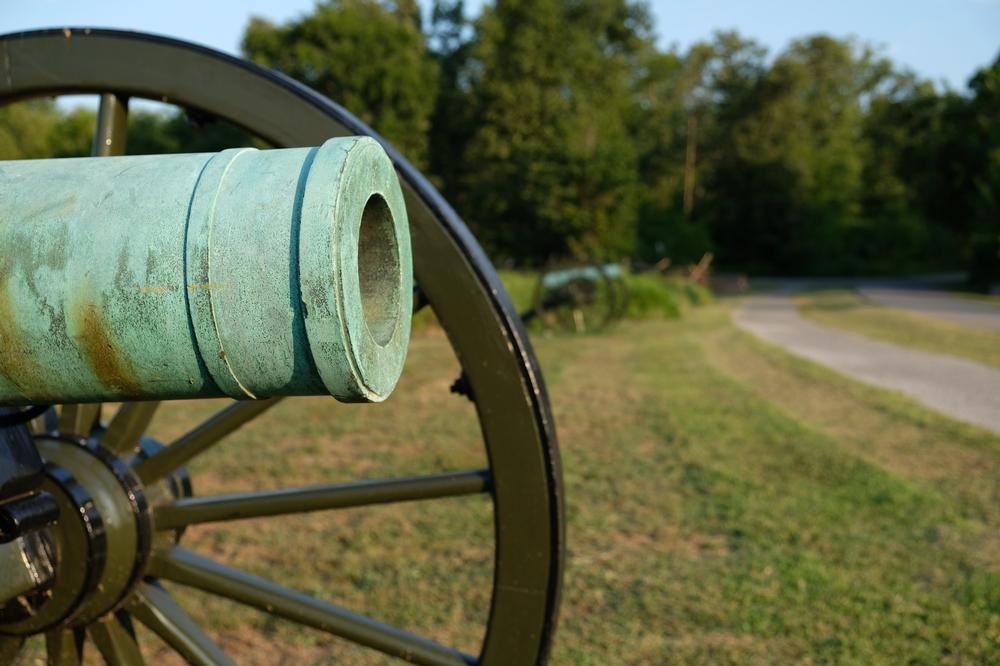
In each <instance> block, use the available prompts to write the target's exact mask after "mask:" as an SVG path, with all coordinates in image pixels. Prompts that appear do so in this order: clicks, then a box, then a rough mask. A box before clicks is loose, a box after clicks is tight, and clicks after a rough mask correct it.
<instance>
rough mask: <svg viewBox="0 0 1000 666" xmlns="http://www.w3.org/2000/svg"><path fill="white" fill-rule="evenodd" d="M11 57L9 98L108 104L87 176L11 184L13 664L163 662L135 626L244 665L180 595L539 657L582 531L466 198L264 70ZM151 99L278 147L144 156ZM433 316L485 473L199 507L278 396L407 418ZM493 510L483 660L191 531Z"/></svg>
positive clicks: (427, 641) (52, 54)
mask: <svg viewBox="0 0 1000 666" xmlns="http://www.w3.org/2000/svg"><path fill="white" fill-rule="evenodd" d="M0 49H2V51H3V53H4V61H5V75H4V77H0V104H4V103H10V102H17V101H21V100H26V99H31V98H33V97H42V96H54V95H63V94H81V93H86V94H94V95H97V96H99V100H100V106H99V110H98V117H97V127H96V128H95V135H94V147H93V153H92V154H93V157H92V158H80V159H60V160H38V161H25V162H17V163H6V164H4V165H3V166H2V167H0V307H2V308H4V313H3V317H2V318H0V572H2V573H0V663H12V662H14V663H16V660H17V658H18V655H19V654H22V653H23V652H24V651H25V650H29V651H30V649H31V645H32V641H31V638H32V637H35V636H37V637H44V640H43V641H42V644H43V645H44V648H43V649H44V650H45V652H46V654H47V659H48V661H49V662H50V663H57V664H74V663H80V660H81V659H82V655H83V654H84V650H85V649H96V651H97V652H98V653H99V654H100V656H101V657H103V659H104V660H105V661H106V662H107V663H110V664H139V663H144V661H143V654H142V650H140V647H139V646H140V643H141V642H142V641H141V640H140V638H141V636H140V638H137V633H136V631H135V626H136V624H139V625H142V626H144V627H146V629H148V630H150V632H148V634H149V635H152V636H155V637H156V638H157V639H158V640H159V641H160V642H161V643H160V645H162V646H164V647H166V648H168V649H171V650H173V651H174V652H176V653H177V654H178V655H180V657H181V658H183V659H184V660H186V661H187V662H189V663H192V664H228V663H232V659H231V657H230V656H228V655H227V654H226V652H225V651H224V650H223V648H222V647H220V643H219V641H218V638H217V637H213V636H211V635H210V633H211V630H209V631H206V630H205V629H204V628H202V627H200V626H198V624H197V623H196V622H195V621H194V619H193V618H192V616H191V615H189V614H188V612H187V611H185V610H184V607H183V605H182V604H181V603H178V600H177V598H176V597H177V596H179V595H184V594H185V590H188V589H193V590H199V591H200V592H202V593H207V594H209V595H213V596H217V597H220V598H224V599H228V600H231V601H233V602H235V603H237V604H239V605H242V606H247V607H251V608H254V609H258V610H259V611H261V612H263V613H267V614H270V615H273V616H275V617H279V618H283V619H285V620H289V621H291V622H293V623H295V624H297V625H300V626H302V627H306V628H309V629H311V630H315V631H317V632H319V635H320V636H323V635H328V636H332V637H337V638H339V639H343V640H345V641H347V642H349V643H353V644H355V645H357V646H362V647H364V648H368V649H372V650H375V651H379V652H382V653H384V654H387V655H390V656H392V657H396V658H399V659H402V660H405V661H409V662H413V663H421V664H473V663H478V664H486V665H491V664H539V663H544V662H545V661H546V659H547V656H548V653H549V649H550V647H551V642H552V637H553V632H554V630H555V625H556V617H557V612H558V607H559V597H560V589H561V580H562V569H563V558H564V540H565V536H564V519H563V504H562V503H563V492H562V478H561V469H560V464H559V454H558V448H557V445H556V436H555V429H554V425H553V421H552V417H551V413H550V408H549V404H548V398H547V395H546V391H545V387H544V382H543V380H542V375H541V371H540V369H539V367H538V364H537V362H536V360H535V357H534V354H533V352H532V349H531V346H530V342H529V341H528V338H527V336H526V334H525V332H524V329H523V326H522V323H521V320H520V318H519V317H518V316H517V314H516V312H515V311H514V310H513V307H512V305H511V303H510V300H509V298H508V297H507V295H506V292H505V290H504V289H503V287H502V285H501V284H500V282H499V280H498V278H497V276H496V273H495V271H494V269H493V267H492V265H491V264H490V263H489V261H488V260H487V259H486V257H485V255H484V254H483V252H482V250H481V249H480V248H479V246H478V244H477V243H476V242H475V240H474V238H473V237H472V236H471V234H470V233H469V231H468V229H467V227H466V226H465V225H464V223H463V222H462V221H461V220H460V219H459V218H458V216H457V215H456V214H455V212H454V211H453V210H452V209H451V207H450V206H449V205H448V204H447V202H445V201H444V200H443V199H442V198H441V196H440V195H439V194H438V193H437V192H436V191H435V190H434V188H433V187H432V186H431V185H430V184H429V183H428V181H427V180H426V179H425V178H424V177H423V176H422V175H421V174H420V173H419V172H418V171H416V170H415V169H414V168H413V167H412V165H410V164H409V162H407V160H406V159H405V158H404V157H403V156H401V155H400V154H399V153H398V152H397V151H396V150H395V149H394V148H393V147H392V146H391V145H390V144H388V143H387V142H386V141H384V140H383V139H382V138H381V137H379V136H378V135H377V134H376V133H374V132H373V131H372V130H371V129H370V128H368V127H367V126H365V125H364V124H363V123H361V122H360V121H359V120H358V119H357V118H355V117H354V116H353V115H351V114H350V113H349V112H348V111H346V110H345V109H343V108H342V107H340V106H338V105H337V104H335V103H333V102H331V101H330V100H328V99H326V98H324V97H322V96H320V95H318V94H317V93H315V92H313V91H311V90H309V89H307V88H305V87H303V86H301V85H299V84H298V83H296V82H294V81H291V80H290V79H288V78H286V77H284V76H282V75H280V74H278V73H276V72H273V71H270V70H266V69H263V68H261V67H258V66H256V65H253V64H251V63H248V62H245V61H242V60H239V59H236V58H232V57H230V56H227V55H224V54H221V53H217V52H214V51H211V50H208V49H205V48H203V47H199V46H194V45H190V44H186V43H183V42H179V41H176V40H171V39H167V38H163V37H157V36H150V35H143V34H139V33H134V32H120V31H113V30H98V29H68V28H59V29H53V30H43V31H36V32H30V33H19V34H12V35H6V36H2V37H0ZM133 98H139V99H141V98H146V99H153V100H157V101H166V102H169V103H172V104H175V105H177V106H179V107H181V108H182V109H186V110H187V111H188V112H189V113H190V114H191V116H192V117H194V118H196V119H197V120H198V121H199V122H208V123H211V122H216V121H224V122H228V123H231V124H233V125H236V126H238V127H240V128H242V129H244V130H245V131H247V132H248V133H249V134H251V135H252V136H254V137H256V138H257V139H258V140H260V141H261V142H264V143H266V144H268V145H269V146H271V147H273V148H274V149H273V150H253V149H246V148H236V149H232V150H224V151H222V152H220V153H217V154H201V155H156V156H124V155H125V153H126V147H127V131H128V103H129V100H130V99H133ZM331 137H333V138H331ZM411 266H412V283H411V281H410V280H411ZM424 309H431V310H433V312H434V315H435V316H436V319H437V321H438V322H440V324H441V326H442V328H443V329H444V331H445V333H446V334H447V339H448V344H450V346H451V348H452V350H453V352H454V355H455V356H456V357H457V359H458V360H459V362H460V365H461V376H462V377H463V378H464V380H465V381H466V382H467V383H468V386H469V388H470V392H469V395H470V397H471V398H472V400H473V406H474V414H475V417H476V418H477V419H478V425H479V431H480V433H481V435H482V440H481V441H480V442H470V448H471V449H478V450H479V451H481V452H482V455H483V459H484V460H485V461H486V465H485V466H482V467H474V468H458V469H454V468H444V469H440V470H432V471H427V470H419V471H418V472H416V473H414V474H413V475H410V476H402V477H393V478H369V477H365V478H362V479H358V480H355V481H340V480H338V481H337V482H329V483H321V484H316V485H311V486H304V487H298V486H297V484H296V483H295V479H294V478H291V479H287V480H284V482H283V485H285V486H289V485H291V486H296V487H279V488H277V489H269V490H254V491H252V492H243V493H232V494H222V495H207V496H200V495H198V493H197V489H198V487H199V481H198V474H197V473H195V472H194V470H192V471H191V472H190V473H189V471H188V467H189V464H190V463H191V462H192V461H196V460H197V459H198V457H199V456H202V455H203V454H206V453H208V452H210V451H211V450H213V449H214V447H216V446H217V445H218V444H219V443H220V442H222V441H224V440H225V439H226V438H227V437H229V436H230V435H232V434H233V433H234V432H236V431H237V430H240V429H245V430H252V429H253V428H254V427H255V421H256V419H257V418H258V417H260V416H261V415H263V414H265V413H268V412H270V410H272V409H274V408H275V406H276V405H279V404H281V403H282V401H286V400H295V399H302V400H307V399H308V398H296V397H295V396H309V395H329V396H333V397H334V398H336V399H338V400H340V401H343V402H378V401H381V400H383V399H385V398H386V397H387V396H388V395H389V393H390V392H391V391H393V387H394V386H395V384H396V380H397V379H398V378H399V376H400V372H401V370H402V367H403V363H404V360H405V358H406V357H407V354H408V351H407V350H408V344H407V341H408V338H409V331H410V317H411V315H412V314H415V313H418V312H421V311H422V310H424ZM410 354H411V355H412V352H410ZM400 390H403V389H400ZM397 394H398V391H397ZM207 396H225V397H226V398H229V399H232V402H231V404H229V405H228V406H226V407H224V408H223V409H221V410H220V411H217V412H216V413H214V414H211V415H210V416H208V417H207V418H205V419H204V420H201V421H200V422H198V423H196V424H195V425H194V426H193V427H186V426H185V427H183V428H180V426H178V427H179V428H180V432H181V434H179V435H177V436H174V437H172V438H171V439H169V440H164V441H160V440H158V439H157V438H156V437H154V436H152V434H151V432H152V431H151V430H150V428H151V423H152V422H153V419H154V417H155V418H156V419H157V420H158V421H161V422H162V421H168V422H169V421H170V419H171V418H172V414H173V413H174V412H172V411H171V410H172V407H173V406H175V405H183V404H185V403H184V402H179V401H184V400H187V399H195V398H203V397H207ZM442 399H443V400H446V399H448V398H447V397H443V398H442ZM116 403H120V404H118V406H116ZM392 404H393V399H390V400H388V401H387V403H386V406H387V407H389V408H390V409H391V406H392ZM352 409H353V408H352ZM359 409H362V410H364V409H365V408H359ZM378 409H382V408H378ZM275 411H279V410H275ZM271 413H273V412H271ZM380 413H383V414H391V412H380ZM330 418H333V417H332V416H331V417H330ZM429 436H431V437H433V433H430V435H429ZM364 437H365V433H364V432H360V433H358V439H359V440H360V441H363V440H364ZM353 455H356V456H358V457H363V456H365V455H367V450H366V447H364V446H359V447H358V450H357V451H356V452H355V453H354V454H353ZM444 459H446V458H444ZM261 474H262V475H263V474H265V472H264V471H263V470H262V471H261ZM268 481H272V479H268ZM254 487H256V488H259V487H260V485H258V484H257V483H254ZM482 497H486V498H487V499H488V501H489V506H490V518H489V529H490V531H491V532H492V539H491V543H490V547H491V548H492V550H493V552H492V557H490V558H489V561H490V563H491V567H490V570H489V571H488V575H487V576H485V577H484V580H488V581H490V582H489V587H488V589H486V590H484V592H485V594H486V596H487V598H488V599H489V602H488V606H487V608H486V612H485V614H484V616H483V622H484V626H483V627H482V631H481V636H482V639H481V642H480V644H479V645H478V646H476V647H475V648H474V649H472V650H469V649H467V648H466V649H464V650H462V649H458V648H456V647H453V646H449V645H446V644H443V643H441V642H438V641H436V640H434V639H432V638H429V637H427V636H424V635H420V634H419V633H417V632H414V631H411V630H409V629H408V628H407V627H405V626H395V625H393V624H391V623H389V622H386V621H383V620H381V619H379V618H376V617H369V616H366V615H364V614H362V613H359V612H356V611H355V610H353V609H350V608H347V607H344V606H341V605H337V604H336V603H334V602H335V601H336V600H327V599H322V598H317V597H314V596H310V595H308V594H305V593H303V592H301V591H299V590H298V589H296V587H295V585H294V584H293V583H289V582H288V581H282V584H279V583H277V582H275V581H272V580H268V579H267V578H266V577H262V576H259V575H255V574H252V573H249V572H247V571H244V570H241V569H238V568H235V567H233V566H230V565H227V564H225V563H223V562H219V561H217V560H214V559H211V558H208V557H206V556H205V555H203V554H200V553H197V552H195V551H193V550H191V549H189V548H188V547H187V545H186V543H187V542H186V539H187V534H188V528H190V527H192V526H195V525H197V526H199V529H201V530H207V529H211V528H212V527H213V526H216V525H218V524H219V523H221V522H223V521H240V520H249V519H268V518H271V517H280V516H285V515H291V514H302V513H311V512H316V511H330V510H352V509H354V508H359V507H368V506H373V505H377V504H399V505H400V506H402V507H404V508H405V507H410V506H413V504H412V503H414V502H416V501H418V500H419V501H421V502H431V501H434V500H438V499H443V498H452V499H450V500H449V501H452V502H454V501H456V499H458V500H461V499H462V498H468V499H469V501H479V499H478V498H482ZM316 520H319V521H321V520H322V514H317V518H316ZM386 538H392V537H389V536H386ZM470 538H471V536H470ZM272 546H274V553H273V555H272V556H271V557H274V558H280V557H281V555H282V553H281V549H280V547H278V545H277V544H272ZM372 566H377V563H375V562H373V563H372ZM453 566H455V567H466V566H468V564H467V562H466V561H465V559H464V558H459V559H458V560H457V561H455V562H454V563H453ZM302 574H303V576H306V577H308V576H309V574H310V572H302ZM335 574H336V572H333V574H329V575H335ZM396 592H397V594H398V596H400V597H403V596H405V589H399V590H397V591H396ZM182 601H183V600H182ZM33 644H34V645H36V646H37V645H38V644H39V642H38V640H36V641H34V643H33ZM88 646H89V647H88ZM36 654H37V653H36Z"/></svg>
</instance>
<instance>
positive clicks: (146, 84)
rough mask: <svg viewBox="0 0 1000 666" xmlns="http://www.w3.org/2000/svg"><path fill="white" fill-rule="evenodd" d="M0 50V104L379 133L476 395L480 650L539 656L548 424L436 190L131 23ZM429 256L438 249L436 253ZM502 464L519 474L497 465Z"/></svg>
mask: <svg viewBox="0 0 1000 666" xmlns="http://www.w3.org/2000/svg"><path fill="white" fill-rule="evenodd" d="M0 58H2V59H3V61H4V65H5V76H4V77H2V78H0V103H7V102H11V101H16V100H19V99H26V98H31V97H38V96H48V95H59V94H73V93H98V94H99V93H108V92H111V93H115V94H120V95H123V96H127V97H142V98H148V99H155V100H160V101H165V102H170V103H174V104H177V105H178V106H181V107H184V108H188V109H190V110H194V111H198V112H202V113H206V114H208V115H210V116H215V117H219V118H222V119H225V120H227V121H229V122H232V123H233V124H236V125H239V126H242V127H244V128H245V129H247V130H248V131H250V132H251V133H253V134H255V135H257V136H259V137H261V138H263V139H265V140H267V141H269V142H270V143H272V144H273V145H275V146H278V147H292V146H301V145H317V142H321V141H322V140H324V139H326V138H329V137H330V136H336V135H344V134H366V135H369V136H373V137H374V138H376V139H377V140H379V141H380V142H381V143H382V145H383V146H384V147H385V149H386V151H387V153H388V154H389V156H390V158H391V159H392V160H393V162H394V163H395V164H396V167H397V171H398V173H399V174H400V177H401V181H402V183H403V186H404V191H405V194H406V200H407V207H408V209H410V211H411V226H412V227H414V234H413V235H414V259H415V261H414V263H415V273H416V278H417V281H418V283H419V284H420V285H421V286H422V287H423V288H424V292H425V293H424V295H425V297H426V299H427V301H429V302H430V304H431V305H432V307H433V308H434V310H435V312H436V313H437V315H438V317H439V319H440V321H441V322H442V324H443V326H444V328H445V330H446V332H447V334H448V336H449V339H450V341H451V344H452V347H453V348H454V350H455V352H456V355H457V356H458V358H459V360H460V362H461V363H462V365H463V367H464V368H465V369H466V373H467V374H468V375H469V381H470V383H471V385H472V387H473V390H474V392H475V395H476V396H477V397H478V398H479V400H478V402H477V412H478V416H479V420H480V426H481V429H482V432H483V438H484V440H485V443H486V448H487V453H488V457H489V461H490V467H491V470H493V484H492V485H493V487H492V493H493V499H494V516H495V523H496V525H495V535H496V554H495V563H494V576H495V577H494V589H493V597H492V601H491V610H490V620H489V625H488V627H487V632H486V638H485V640H484V644H483V646H482V651H481V653H480V661H481V662H482V663H541V662H544V661H545V660H546V658H547V655H548V651H549V648H550V646H551V640H552V632H553V630H554V628H555V621H556V614H557V609H558V603H559V594H560V584H561V574H562V567H563V550H564V549H563V543H564V522H563V509H562V501H563V500H562V493H561V469H560V463H559V456H558V450H557V448H556V440H555V430H554V424H553V421H552V416H551V412H550V410H549V406H548V401H547V397H546V392H545V387H544V383H543V380H542V377H541V373H540V371H539V368H538V364H537V362H536V361H535V358H534V354H533V352H532V350H531V347H530V343H529V342H528V340H527V336H526V334H525V332H524V329H523V327H522V325H521V322H520V319H519V317H518V316H517V314H516V312H515V310H514V309H513V306H512V305H511V303H510V300H509V297H508V296H507V294H506V291H505V290H504V288H503V287H502V285H501V284H500V281H499V278H498V277H497V276H496V273H495V271H494V270H493V268H492V265H491V264H490V262H489V260H488V259H487V258H486V256H485V254H484V253H483V251H482V250H481V248H480V247H479V245H478V244H477V242H476V241H475V239H474V238H473V237H472V235H471V233H470V232H469V231H468V229H467V227H466V226H465V224H464V223H463V222H462V221H461V220H460V219H459V217H458V216H457V214H456V213H455V212H454V210H452V208H451V207H450V206H449V205H448V203H447V202H446V201H445V200H444V199H443V198H442V197H441V196H440V194H438V193H437V191H436V190H435V189H434V188H433V187H432V186H431V185H430V184H429V182H428V181H427V180H426V179H425V178H424V177H423V176H422V175H421V174H420V173H419V172H418V171H417V170H416V169H415V168H414V167H413V166H412V165H411V164H410V163H409V162H408V161H407V160H406V159H405V158H404V157H402V156H401V155H400V154H399V153H398V151H396V150H395V149H394V148H393V147H392V146H391V145H389V144H388V143H387V142H386V141H385V140H384V139H382V138H381V137H379V136H378V135H377V134H376V133H375V132H373V131H372V130H371V129H370V128H368V127H367V126H365V125H364V124H363V123H361V121H359V120H358V119H357V118H355V117H354V116H353V115H351V114H350V113H349V112H347V111H346V110H345V109H343V108H342V107H340V106H339V105H337V104H336V103H334V102H332V101H330V100H328V99H327V98H325V97H323V96H322V95H320V94H318V93H316V92H314V91H312V90H310V89H308V88H306V87H304V86H302V85H300V84H298V83H297V82H295V81H293V80H291V79H289V78H288V77H285V76H283V75H281V74H279V73H276V72H272V71H270V70H266V69H263V68H261V67H258V66H256V65H254V64H252V63H249V62H246V61H243V60H240V59H237V58H234V57H231V56H228V55H225V54H222V53H219V52H216V51H213V50H211V49H207V48H204V47H201V46H196V45H192V44H188V43H185V42H181V41H178V40H174V39H170V38H165V37H160V36H154V35H144V34H140V33H133V32H125V31H117V30H104V29H76V28H74V29H64V28H59V29H51V30H41V31H33V32H25V33H17V34H11V35H6V36H3V37H0ZM220 82H222V83H225V85H222V86H220V85H219V84H220ZM240 88H245V90H244V91H243V96H244V97H250V98H253V99H256V100H258V101H260V100H266V105H267V107H268V109H267V110H264V109H262V108H260V107H255V108H247V107H246V106H243V107H241V106H240V105H239V104H236V103H234V102H232V99H233V97H232V96H229V98H228V99H227V95H229V92H230V91H232V90H233V89H240ZM237 97H239V96H237ZM265 111H267V112H265ZM414 213H416V214H414ZM414 218H416V220H417V221H416V222H414ZM442 256H447V257H448V258H449V261H447V262H443V265H442V261H441V257H442ZM421 257H428V258H430V257H434V261H433V262H431V261H430V260H429V259H428V260H426V261H422V260H421ZM432 264H433V265H432ZM470 304H471V305H473V306H474V307H470ZM463 313H464V314H463ZM498 370H499V371H498ZM515 469H516V470H518V471H519V472H520V474H518V475H516V476H513V475H511V474H510V473H508V470H515ZM525 489H529V490H530V489H534V490H532V491H531V492H525ZM514 517H517V518H518V520H517V521H515V520H513V518H514Z"/></svg>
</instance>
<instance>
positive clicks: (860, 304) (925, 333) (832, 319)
mask: <svg viewBox="0 0 1000 666" xmlns="http://www.w3.org/2000/svg"><path fill="white" fill-rule="evenodd" d="M796 302H797V305H798V307H799V311H800V312H801V313H802V314H803V315H804V316H805V317H807V318H809V319H812V320H813V321H816V322H818V323H820V324H825V325H827V326H835V327H837V328H840V329H844V330H847V331H853V332H854V333H860V334H861V335H866V336H868V337H872V338H877V339H880V340H885V341H887V342H893V343H896V344H899V345H904V346H907V347H913V348H915V349H921V350H924V351H929V352H935V353H939V354H951V355H953V356H961V357H964V358H968V359H970V360H973V361H977V362H979V363H985V364H987V365H992V366H1000V334H998V333H997V332H996V331H986V330H979V329H974V328H969V327H967V326H962V325H960V324H955V323H952V322H948V321H943V320H939V319H936V318H934V317H928V316H924V315H920V314H916V313H912V312H906V311H904V310H899V309H896V308H889V307H883V306H881V305H876V304H874V303H870V302H868V301H866V300H865V299H863V298H862V297H861V296H859V295H858V294H857V293H855V292H853V291H847V290H840V289H830V290H820V291H811V292H806V293H804V294H802V295H800V296H799V297H798V299H797V301H796Z"/></svg>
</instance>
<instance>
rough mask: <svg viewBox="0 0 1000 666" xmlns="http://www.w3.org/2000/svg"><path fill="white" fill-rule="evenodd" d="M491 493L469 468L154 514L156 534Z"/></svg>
mask: <svg viewBox="0 0 1000 666" xmlns="http://www.w3.org/2000/svg"><path fill="white" fill-rule="evenodd" d="M490 490H491V477H490V472H489V470H486V469H474V470H463V471H460V472H445V473H441V474H431V475H426V476H414V477H405V478H399V479H383V480H377V481H357V482H354V483H330V484H322V485H316V486H308V487H304V488H286V489H281V490H273V491H268V492H257V493H234V494H231V495H218V496H215V497H190V498H182V499H178V500H177V501H175V502H174V503H173V504H171V505H169V506H165V507H163V508H161V509H159V510H158V511H157V514H156V526H157V528H158V529H175V528H178V527H185V526H187V525H195V524H198V523H208V522H214V521H222V520H239V519H244V518H261V517H264V516H279V515H287V514H291V513H305V512H308V511H322V510H326V509H345V508H353V507H361V506H370V505H372V504H387V503H391V502H409V501H414V500H425V499H436V498H441V497H456V496H459V495H471V494H476V493H485V492H489V491H490Z"/></svg>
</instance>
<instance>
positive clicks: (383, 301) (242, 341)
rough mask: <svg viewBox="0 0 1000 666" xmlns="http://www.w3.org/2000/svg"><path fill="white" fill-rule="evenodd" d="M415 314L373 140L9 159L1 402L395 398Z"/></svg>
mask: <svg viewBox="0 0 1000 666" xmlns="http://www.w3.org/2000/svg"><path fill="white" fill-rule="evenodd" d="M411 309H412V260H411V257H410V242H409V231H408V224H407V217H406V211H405V207H404V204H403V199H402V194H401V192H400V189H399V183H398V181H397V179H396V175H395V172H394V170H393V168H392V165H391V163H390V161H389V159H388V157H387V156H386V155H385V153H384V152H383V151H382V149H381V147H380V146H378V144H377V143H375V142H374V141H372V140H371V139H367V138H361V137H351V138H341V139H333V140H330V141H328V142H326V143H325V144H324V145H323V146H320V147H318V148H296V149H287V150H269V151H258V150H254V149H234V150H228V151H224V152H222V153H218V154H196V155H157V156H133V157H112V158H107V157H105V158H100V159H94V158H82V159H63V160H34V161H19V162H0V403H14V404H16V403H31V402H87V401H101V400H128V399H168V398H185V397H197V396H213V395H229V396H231V397H234V398H263V397H268V396H274V395H309V394H324V393H329V394H332V395H334V396H335V397H337V398H338V399H341V400H346V401H378V400H383V399H384V398H385V397H387V396H388V394H389V393H390V392H391V391H392V389H393V387H394V386H395V383H396V380H397V379H398V377H399V374H400V372H401V371H402V366H403V362H404V360H405V355H406V347H407V343H408V339H409V332H410V316H409V313H410V311H411Z"/></svg>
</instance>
